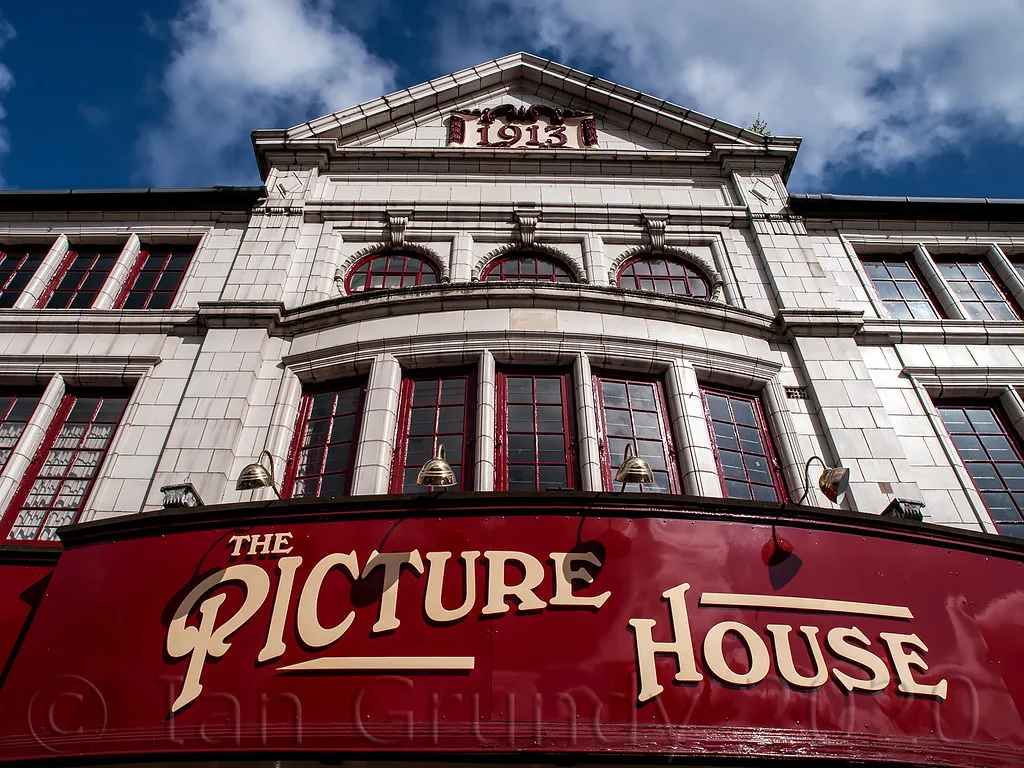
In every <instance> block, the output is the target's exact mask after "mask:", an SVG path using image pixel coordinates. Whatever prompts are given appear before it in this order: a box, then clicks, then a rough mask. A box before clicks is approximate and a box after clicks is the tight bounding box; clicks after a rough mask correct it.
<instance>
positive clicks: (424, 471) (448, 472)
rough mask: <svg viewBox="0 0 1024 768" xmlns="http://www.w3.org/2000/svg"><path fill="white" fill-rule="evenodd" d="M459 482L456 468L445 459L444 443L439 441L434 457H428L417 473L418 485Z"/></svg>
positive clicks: (453, 483)
mask: <svg viewBox="0 0 1024 768" xmlns="http://www.w3.org/2000/svg"><path fill="white" fill-rule="evenodd" d="M458 482H459V480H458V478H457V477H455V470H453V469H452V465H451V464H449V463H448V461H447V459H445V455H444V445H443V444H442V443H438V444H437V452H436V453H435V454H434V458H432V459H427V461H426V462H425V463H424V464H423V466H422V467H421V468H420V472H419V474H418V475H416V485H455V484H456V483H458Z"/></svg>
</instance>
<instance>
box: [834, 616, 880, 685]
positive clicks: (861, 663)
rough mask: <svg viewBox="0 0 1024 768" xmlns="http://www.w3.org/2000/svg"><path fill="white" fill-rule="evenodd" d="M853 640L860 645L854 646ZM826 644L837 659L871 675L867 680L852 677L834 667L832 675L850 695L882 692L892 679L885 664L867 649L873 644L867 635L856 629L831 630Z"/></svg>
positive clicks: (837, 628)
mask: <svg viewBox="0 0 1024 768" xmlns="http://www.w3.org/2000/svg"><path fill="white" fill-rule="evenodd" d="M851 639H853V640H856V641H857V643H859V645H854V644H852V643H851V642H850V640H851ZM826 643H827V645H828V649H829V650H830V651H831V652H832V653H833V654H834V655H835V656H836V657H837V658H839V659H842V660H843V661H848V662H850V663H851V664H856V665H857V666H858V667H861V668H862V669H864V670H866V671H868V672H870V673H871V677H869V678H867V679H866V680H865V679H861V678H859V677H851V676H850V675H848V674H846V673H845V672H843V671H842V670H841V669H836V668H834V667H833V669H832V674H833V675H835V677H836V682H837V683H839V687H840V688H842V689H843V690H844V691H846V692H848V693H849V692H851V691H881V690H884V689H885V686H887V685H888V684H889V681H890V680H891V679H892V678H891V676H890V675H889V668H888V667H886V666H885V662H883V661H882V660H881V659H880V658H878V657H877V656H876V655H875V654H873V653H872V652H871V651H869V650H868V649H867V646H868V645H870V644H871V641H870V640H868V637H867V635H865V634H864V633H863V632H861V631H860V630H859V629H857V628H856V627H836V628H835V629H831V630H829V633H828V637H827V639H826ZM860 646H864V647H863V648H862V647H860Z"/></svg>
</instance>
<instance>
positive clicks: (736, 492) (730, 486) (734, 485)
mask: <svg viewBox="0 0 1024 768" xmlns="http://www.w3.org/2000/svg"><path fill="white" fill-rule="evenodd" d="M725 497H726V498H727V499H748V500H749V499H750V498H751V496H750V486H749V485H747V484H746V483H741V482H737V481H735V480H726V481H725Z"/></svg>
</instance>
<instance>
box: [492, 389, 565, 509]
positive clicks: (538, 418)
mask: <svg viewBox="0 0 1024 768" xmlns="http://www.w3.org/2000/svg"><path fill="white" fill-rule="evenodd" d="M571 386H572V385H571V381H570V378H569V374H567V373H564V374H560V373H551V374H539V375H538V374H530V373H518V372H515V373H513V372H509V373H499V374H498V380H497V393H498V408H499V416H498V424H497V435H496V439H497V458H498V467H497V477H496V478H495V480H496V482H495V486H496V490H499V491H547V490H555V489H563V488H575V487H576V486H577V480H576V460H575V457H574V453H575V435H574V430H573V428H572V420H573V418H574V417H575V409H574V408H573V404H572V390H571Z"/></svg>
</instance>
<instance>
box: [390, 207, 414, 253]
mask: <svg viewBox="0 0 1024 768" xmlns="http://www.w3.org/2000/svg"><path fill="white" fill-rule="evenodd" d="M409 214H410V211H388V212H387V217H388V243H389V244H390V245H391V247H392V248H401V247H402V246H404V245H405V228H406V227H407V226H408V225H409Z"/></svg>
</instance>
